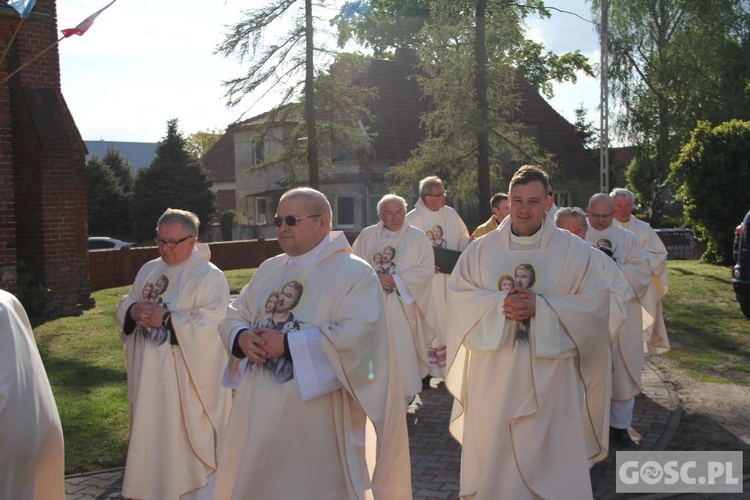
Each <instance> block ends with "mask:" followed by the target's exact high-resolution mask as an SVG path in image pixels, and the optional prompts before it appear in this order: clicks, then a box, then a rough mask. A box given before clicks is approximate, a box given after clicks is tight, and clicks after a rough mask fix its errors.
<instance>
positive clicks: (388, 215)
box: [380, 210, 406, 217]
mask: <svg viewBox="0 0 750 500" xmlns="http://www.w3.org/2000/svg"><path fill="white" fill-rule="evenodd" d="M405 213H406V211H405V210H396V211H395V212H391V211H390V210H386V211H385V212H380V215H382V216H384V217H393V216H394V215H404V214H405Z"/></svg>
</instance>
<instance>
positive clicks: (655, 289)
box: [610, 188, 670, 354]
mask: <svg viewBox="0 0 750 500" xmlns="http://www.w3.org/2000/svg"><path fill="white" fill-rule="evenodd" d="M610 196H612V198H613V199H614V202H615V221H616V223H617V224H619V225H620V226H622V227H623V228H625V229H627V230H628V231H630V232H632V233H633V234H635V235H636V236H637V237H638V241H640V243H641V247H642V248H643V250H644V251H645V252H646V258H647V259H648V263H649V265H650V266H651V273H652V275H651V285H650V286H649V289H648V292H647V293H646V295H645V296H644V297H643V301H642V303H643V330H644V332H643V334H644V336H643V341H644V343H645V344H644V349H645V350H646V352H648V353H649V354H664V353H665V352H667V351H669V349H670V345H669V337H668V336H667V328H666V326H665V325H664V316H663V314H662V302H663V300H664V296H665V295H667V292H668V291H669V276H668V272H667V248H666V247H665V246H664V243H663V242H662V241H661V238H659V235H658V234H656V231H654V230H653V229H652V228H651V226H650V225H648V224H647V223H645V222H643V221H642V220H640V219H639V218H637V217H636V216H634V215H632V213H633V203H634V196H633V193H632V192H630V191H628V190H627V189H622V188H616V189H614V190H612V193H610Z"/></svg>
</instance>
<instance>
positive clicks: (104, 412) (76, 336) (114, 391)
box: [34, 269, 255, 474]
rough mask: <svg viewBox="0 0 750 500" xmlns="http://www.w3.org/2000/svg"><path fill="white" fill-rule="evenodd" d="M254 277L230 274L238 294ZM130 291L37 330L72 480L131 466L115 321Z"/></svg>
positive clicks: (110, 294) (107, 294) (102, 297)
mask: <svg viewBox="0 0 750 500" xmlns="http://www.w3.org/2000/svg"><path fill="white" fill-rule="evenodd" d="M254 272H255V270H254V269H252V270H248V269H245V270H237V271H227V272H226V273H225V274H226V276H227V281H228V282H229V288H230V290H231V291H232V293H239V291H240V289H241V288H242V286H244V285H245V284H246V283H247V282H248V281H249V280H250V277H251V276H252V275H253V273H254ZM128 288H129V287H119V288H110V289H108V290H101V291H98V292H94V293H93V294H92V296H93V298H94V299H95V301H96V306H95V307H93V308H91V309H89V310H87V311H85V312H84V313H83V314H82V315H81V316H77V317H69V318H60V319H56V320H54V321H48V322H46V323H44V324H41V325H39V326H37V327H35V328H34V335H35V337H36V341H37V344H38V345H39V351H40V352H41V354H42V359H43V360H44V366H45V368H46V369H47V375H48V377H49V379H50V384H51V385H52V391H53V392H54V394H55V399H56V401H57V407H58V410H59V411H60V418H61V420H62V424H63V434H64V437H65V472H66V474H72V473H76V472H88V471H94V470H101V469H108V468H112V467H120V466H123V465H125V455H126V453H127V447H128V433H129V425H130V422H129V415H128V407H127V394H126V380H125V365H124V358H123V350H122V344H121V343H120V336H119V335H118V333H117V326H116V324H115V317H114V315H115V310H116V309H117V304H118V303H119V301H120V297H121V296H122V295H123V294H125V293H126V292H127V291H128Z"/></svg>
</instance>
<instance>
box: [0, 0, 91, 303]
mask: <svg viewBox="0 0 750 500" xmlns="http://www.w3.org/2000/svg"><path fill="white" fill-rule="evenodd" d="M3 14H5V15H3ZM56 15H57V14H56V5H55V1H54V0H38V1H37V2H36V5H35V6H34V8H33V10H32V13H31V15H30V16H29V18H27V19H26V20H25V21H24V22H23V24H21V29H20V31H19V33H18V36H17V37H16V39H15V41H14V42H13V44H12V45H11V46H10V50H9V51H8V56H7V59H6V61H4V62H3V64H2V65H0V79H2V78H5V77H6V76H7V75H8V74H9V73H11V72H13V71H14V70H15V69H17V68H20V67H21V66H23V65H24V64H25V63H27V62H29V61H31V60H32V59H34V58H35V57H36V56H37V55H39V54H40V53H42V52H43V51H45V50H46V49H48V48H49V47H50V46H52V48H51V49H49V50H47V51H46V52H44V54H43V55H42V56H41V57H39V58H38V59H36V60H34V61H33V62H31V63H30V64H28V65H27V66H25V67H24V69H22V70H21V71H20V72H19V73H17V74H16V75H15V76H13V77H12V78H11V79H10V80H8V81H7V82H4V83H2V84H0V270H1V271H2V273H0V287H2V288H6V289H10V290H14V289H15V287H16V278H15V277H16V271H17V270H16V266H17V263H18V261H23V262H24V263H25V265H26V268H27V269H28V270H29V271H31V273H32V274H33V275H34V277H35V279H36V280H38V281H39V282H40V283H43V284H44V285H45V286H46V287H48V288H50V289H51V290H52V300H51V302H50V304H49V308H50V309H51V310H52V311H53V312H58V313H62V314H66V313H68V312H70V311H72V310H73V309H74V308H75V306H76V305H77V304H78V303H81V302H85V301H86V300H87V299H88V296H89V292H90V287H89V259H88V247H87V242H86V236H87V227H86V172H85V164H84V158H85V149H84V146H83V142H82V140H81V137H80V134H79V133H78V130H77V128H76V126H75V123H74V122H73V119H72V117H71V116H70V112H69V111H68V108H67V105H66V104H65V101H64V98H63V97H62V94H61V92H60V64H59V56H58V50H57V46H54V45H53V44H54V43H55V41H56V40H57V19H56ZM20 22H21V20H20V18H19V17H18V16H17V15H16V14H15V12H14V11H7V10H6V11H4V12H0V50H2V51H4V50H5V48H6V44H7V43H8V41H9V40H10V38H11V36H12V34H13V32H14V30H15V29H16V27H18V26H19V24H20Z"/></svg>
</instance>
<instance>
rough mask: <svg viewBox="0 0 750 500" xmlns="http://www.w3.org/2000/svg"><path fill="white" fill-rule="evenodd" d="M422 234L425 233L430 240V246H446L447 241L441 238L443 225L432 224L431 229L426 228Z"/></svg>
mask: <svg viewBox="0 0 750 500" xmlns="http://www.w3.org/2000/svg"><path fill="white" fill-rule="evenodd" d="M424 234H426V235H427V239H428V240H430V244H431V245H432V246H434V247H439V248H448V242H447V241H445V238H443V235H444V234H445V231H443V227H442V226H441V225H440V224H435V225H434V226H432V229H428V230H427V231H425V232H424Z"/></svg>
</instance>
